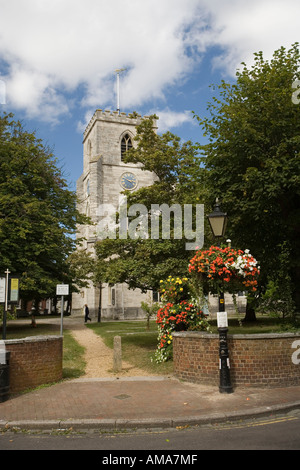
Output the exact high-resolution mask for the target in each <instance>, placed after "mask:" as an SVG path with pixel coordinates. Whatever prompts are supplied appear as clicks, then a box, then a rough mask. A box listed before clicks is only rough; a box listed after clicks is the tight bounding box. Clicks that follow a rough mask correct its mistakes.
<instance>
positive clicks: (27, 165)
mask: <svg viewBox="0 0 300 470" xmlns="http://www.w3.org/2000/svg"><path fill="white" fill-rule="evenodd" d="M84 222H85V219H84V218H83V216H81V215H80V214H79V213H78V212H77V210H76V195H75V193H74V192H72V191H69V190H68V189H67V184H66V181H65V179H64V178H63V176H62V172H61V170H60V169H59V168H58V167H57V166H56V160H55V159H54V157H53V155H52V154H51V152H50V150H49V149H47V148H45V146H44V145H43V144H42V142H41V140H39V139H37V137H36V136H35V134H34V133H29V132H26V131H25V130H24V129H23V126H22V125H21V123H20V122H15V121H14V120H13V116H12V115H3V116H1V117H0V247H1V248H0V250H1V251H0V253H1V256H0V272H3V271H4V270H5V269H6V268H8V269H9V270H10V271H11V272H12V273H17V274H19V275H20V276H21V282H20V288H21V295H22V298H23V299H25V300H28V299H35V300H37V301H38V300H40V299H41V298H45V297H51V296H53V295H55V285H56V284H57V283H62V282H69V281H70V275H69V274H70V273H69V271H68V269H69V268H68V263H67V258H68V256H69V254H70V253H71V252H72V251H73V249H74V246H75V240H74V234H75V231H76V224H77V223H84Z"/></svg>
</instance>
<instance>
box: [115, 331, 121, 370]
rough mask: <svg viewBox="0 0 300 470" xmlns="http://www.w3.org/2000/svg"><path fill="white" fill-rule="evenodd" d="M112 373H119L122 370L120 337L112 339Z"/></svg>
mask: <svg viewBox="0 0 300 470" xmlns="http://www.w3.org/2000/svg"><path fill="white" fill-rule="evenodd" d="M113 369H114V372H121V370H122V347H121V336H115V337H114V366H113Z"/></svg>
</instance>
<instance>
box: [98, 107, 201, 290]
mask: <svg viewBox="0 0 300 470" xmlns="http://www.w3.org/2000/svg"><path fill="white" fill-rule="evenodd" d="M154 118H156V116H150V117H149V118H148V119H144V120H143V121H142V123H141V124H140V125H139V126H138V127H137V136H136V142H137V146H136V148H133V149H131V150H130V151H128V152H127V153H126V155H125V157H124V161H125V162H127V163H128V162H133V163H142V165H143V166H142V169H143V170H145V171H147V170H148V171H151V172H154V173H155V174H156V175H157V181H155V183H154V184H153V185H152V186H149V187H143V188H141V189H139V190H137V191H134V192H132V193H130V192H129V191H127V192H125V194H126V196H127V206H128V207H130V206H132V205H133V204H143V205H144V206H145V207H146V208H147V211H148V216H149V218H150V215H151V206H152V205H153V204H158V205H159V206H160V205H161V204H167V205H168V206H169V207H171V206H172V205H173V204H180V205H181V206H182V207H183V205H184V204H194V205H195V204H199V203H201V193H202V192H203V187H204V186H203V173H204V169H203V168H201V167H200V162H199V157H198V155H197V150H196V149H195V147H194V146H193V144H192V143H191V142H185V143H182V142H181V141H180V138H179V137H177V136H175V135H174V134H171V133H170V132H167V133H164V134H163V135H158V134H157V133H156V132H155V130H154V129H153V120H154ZM148 222H149V223H148V224H147V226H148V230H147V232H146V233H147V237H148V238H147V237H144V238H138V239H132V238H127V239H126V240H122V239H119V237H118V235H117V238H116V239H115V240H112V239H104V240H102V241H101V242H98V243H97V244H96V252H97V256H98V262H97V272H96V279H97V280H98V281H99V282H100V281H102V282H109V283H118V282H126V283H128V285H129V287H131V288H141V289H142V290H148V289H152V290H158V289H159V281H160V280H161V279H164V278H166V277H168V275H169V274H172V275H176V276H177V275H179V276H182V275H186V273H187V268H188V262H189V259H190V258H191V251H187V250H186V245H185V244H186V242H187V240H186V239H185V238H184V237H183V238H182V239H177V238H176V236H174V220H172V218H171V224H170V225H171V231H170V239H165V238H164V237H162V233H161V224H160V234H159V239H153V237H151V230H150V227H151V223H150V220H148ZM183 232H184V231H183ZM183 235H184V233H183Z"/></svg>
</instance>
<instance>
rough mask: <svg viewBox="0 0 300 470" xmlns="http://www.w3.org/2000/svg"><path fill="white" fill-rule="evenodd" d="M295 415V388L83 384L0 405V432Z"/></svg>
mask: <svg viewBox="0 0 300 470" xmlns="http://www.w3.org/2000/svg"><path fill="white" fill-rule="evenodd" d="M296 408H299V409H300V386H297V387H296V386H295V387H286V388H284V387H283V388H282V387H280V388H247V387H245V388H244V387H237V388H236V389H234V392H233V393H231V394H223V393H220V392H219V389H218V387H212V386H205V385H197V384H191V383H187V382H182V381H179V380H177V379H176V378H174V377H172V376H170V377H159V376H155V377H147V376H143V377H141V376H135V377H119V378H118V377H115V378H107V377H102V378H83V379H75V380H69V381H64V382H61V383H58V384H56V385H52V386H49V387H46V388H43V389H39V390H35V391H32V392H29V393H25V394H22V395H19V396H13V397H11V398H10V399H9V400H7V401H5V402H3V403H0V429H1V428H12V427H17V428H21V429H47V430H50V429H70V428H72V429H74V430H77V429H78V430H79V429H97V430H98V429H99V430H121V429H126V428H161V427H177V426H185V425H196V424H205V423H212V422H222V421H228V420H236V419H243V418H249V417H255V416H259V415H263V414H264V415H272V414H274V413H275V412H283V413H284V412H287V411H289V410H292V409H296Z"/></svg>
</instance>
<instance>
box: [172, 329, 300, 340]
mask: <svg viewBox="0 0 300 470" xmlns="http://www.w3.org/2000/svg"><path fill="white" fill-rule="evenodd" d="M228 331H229V329H228ZM172 335H173V336H179V337H180V336H182V337H189V338H199V337H201V336H202V337H203V338H207V337H209V338H215V339H217V338H219V334H218V333H209V332H207V331H175V332H173V333H172ZM295 336H296V337H298V336H299V337H300V331H297V332H294V333H291V332H290V333H252V334H249V333H248V334H247V333H245V334H243V333H234V334H230V333H228V334H227V337H228V338H235V339H276V338H292V337H295Z"/></svg>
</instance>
